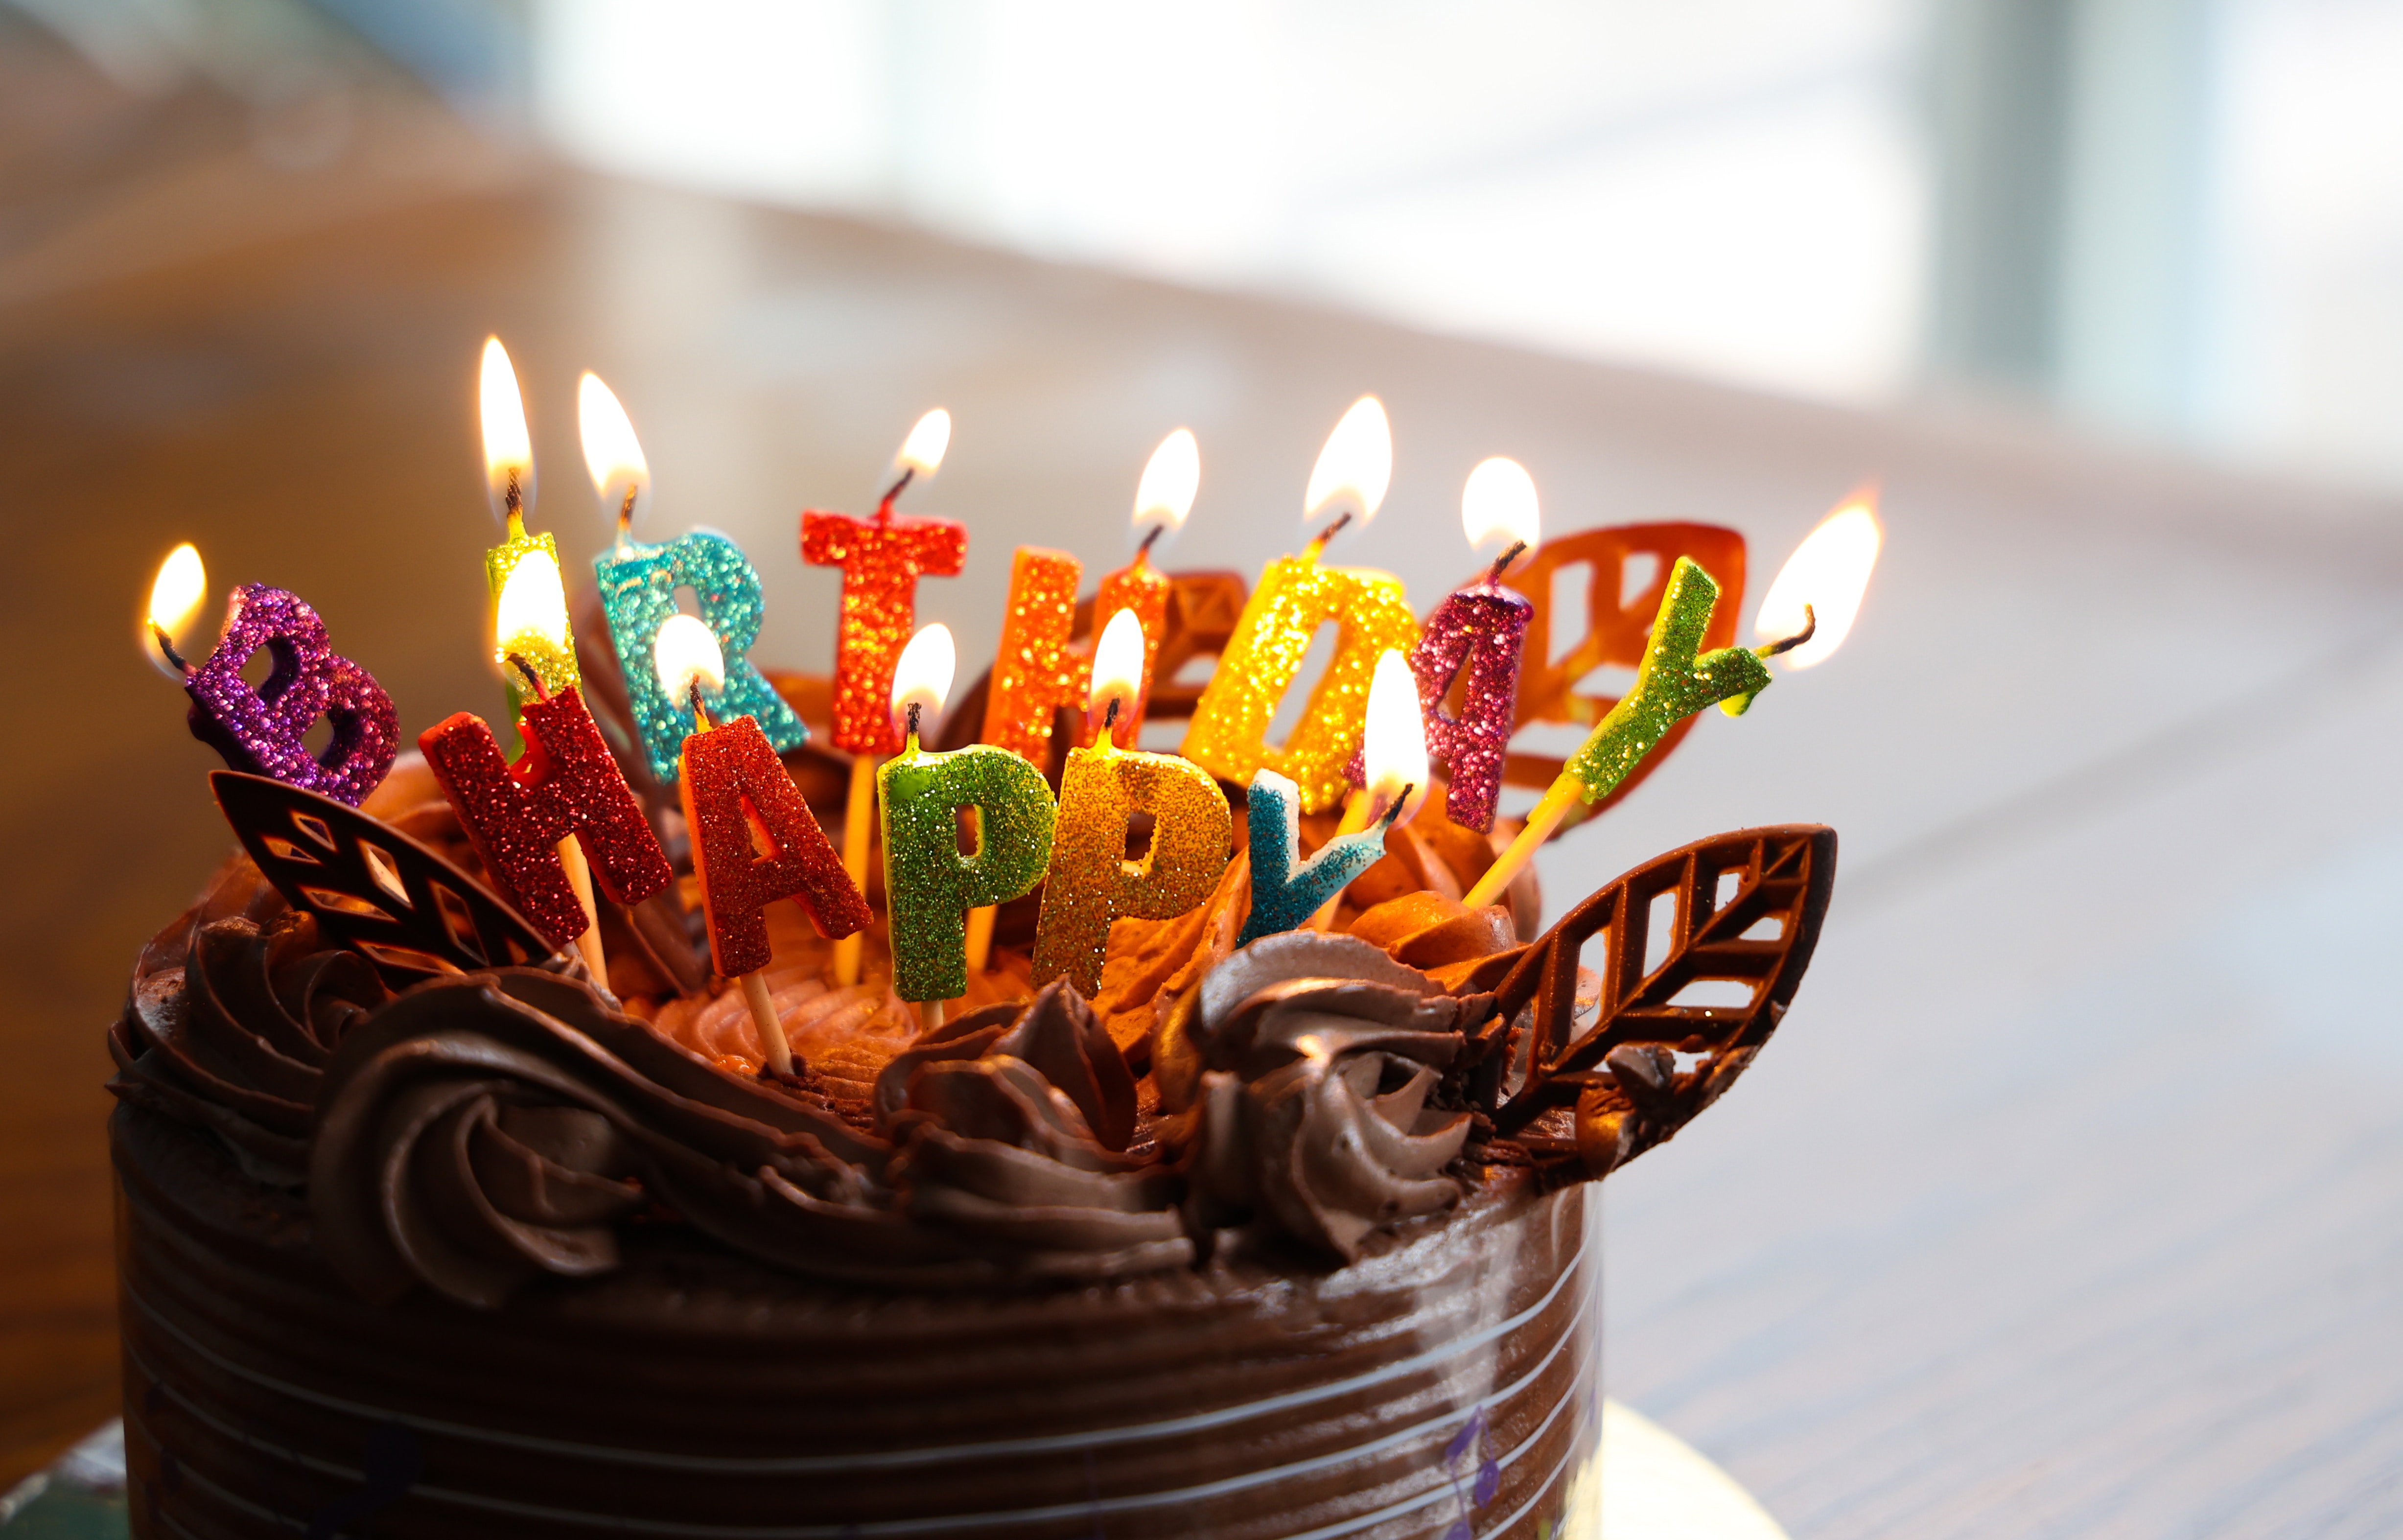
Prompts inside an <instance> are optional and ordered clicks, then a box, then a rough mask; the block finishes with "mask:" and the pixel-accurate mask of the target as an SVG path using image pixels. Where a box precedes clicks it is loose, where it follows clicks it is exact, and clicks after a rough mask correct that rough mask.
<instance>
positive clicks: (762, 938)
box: [655, 615, 869, 978]
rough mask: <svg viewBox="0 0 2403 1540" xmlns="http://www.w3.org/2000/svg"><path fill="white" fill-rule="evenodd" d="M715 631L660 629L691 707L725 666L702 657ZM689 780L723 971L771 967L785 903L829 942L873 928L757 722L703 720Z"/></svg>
mask: <svg viewBox="0 0 2403 1540" xmlns="http://www.w3.org/2000/svg"><path fill="white" fill-rule="evenodd" d="M706 633H707V628H706V627H704V626H702V625H701V622H700V621H698V620H695V619H694V618H693V617H690V616H688V615H687V616H678V617H674V618H673V619H671V620H669V621H668V622H667V624H666V625H664V626H662V627H660V635H659V640H658V642H657V644H656V645H655V652H656V655H657V659H658V665H659V666H658V669H657V671H656V672H658V673H660V674H661V675H662V676H663V680H662V683H663V684H664V685H667V686H670V687H674V686H681V687H683V689H684V691H685V697H686V699H687V700H688V701H690V700H691V699H692V697H693V694H694V689H695V687H694V682H693V681H694V676H695V675H696V674H698V675H700V676H701V679H702V680H703V681H704V682H705V681H706V678H707V673H709V672H715V667H722V666H723V665H721V664H718V663H717V659H716V657H715V652H714V650H713V651H711V652H710V653H708V654H706V655H702V654H701V647H700V645H699V643H700V642H701V640H705V639H706ZM703 687H704V688H705V683H704V686H703ZM682 781H683V784H682V786H681V788H680V791H681V795H682V798H683V801H684V817H685V824H686V825H687V826H688V828H690V829H691V831H692V861H693V870H694V872H695V874H696V875H698V876H699V877H700V879H701V909H702V911H703V913H704V914H705V915H706V917H707V919H708V922H709V952H710V957H711V959H712V961H713V962H714V963H715V966H716V968H717V971H718V973H719V974H721V975H722V976H724V977H726V978H741V977H743V975H745V974H751V973H756V972H757V971H758V970H759V969H761V968H764V967H766V966H767V965H768V962H769V956H770V953H769V949H768V920H767V909H768V906H769V905H770V904H772V903H774V902H775V901H776V900H778V899H780V898H790V899H791V900H793V901H794V902H795V903H797V904H799V906H800V907H801V911H802V912H803V913H804V914H807V915H808V916H809V917H810V923H812V924H813V925H815V926H816V927H817V931H818V934H819V935H820V936H826V937H829V938H832V939H840V938H841V937H843V936H849V935H851V934H853V933H854V932H855V931H857V930H860V929H861V928H862V927H864V926H866V925H867V923H868V918H869V916H868V899H867V898H866V896H865V895H862V894H861V893H860V891H859V887H858V885H857V884H856V883H854V882H853V881H852V880H851V877H850V875H849V874H848V873H846V872H845V871H844V870H843V869H842V861H841V858H840V856H838V855H836V853H835V849H834V842H833V841H832V840H830V839H827V838H826V830H824V829H823V828H820V827H819V826H818V821H817V816H816V815H815V814H814V813H813V812H810V807H809V804H808V803H807V802H806V801H804V800H802V798H801V792H800V788H799V786H796V785H795V784H793V778H792V776H791V775H790V774H789V773H788V772H787V771H786V770H785V762H784V761H783V760H782V759H779V758H778V757H776V747H775V745H774V744H772V743H771V742H768V735H767V734H766V733H764V732H762V731H761V730H760V729H759V724H758V723H757V722H756V721H753V720H752V719H751V718H750V717H748V716H738V717H736V718H735V719H734V720H733V721H731V722H728V723H724V724H722V725H719V726H715V727H713V726H710V725H709V724H708V722H707V720H706V719H705V718H704V717H699V716H696V717H695V719H694V730H693V732H692V733H691V734H690V735H688V737H687V738H686V739H685V741H684V772H683V776H682Z"/></svg>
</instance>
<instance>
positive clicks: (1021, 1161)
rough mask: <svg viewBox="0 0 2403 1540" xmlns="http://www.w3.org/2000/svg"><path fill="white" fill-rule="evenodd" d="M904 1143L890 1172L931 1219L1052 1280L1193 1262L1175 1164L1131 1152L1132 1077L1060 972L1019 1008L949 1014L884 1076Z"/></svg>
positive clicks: (891, 1116) (884, 1095)
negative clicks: (1005, 1250)
mask: <svg viewBox="0 0 2403 1540" xmlns="http://www.w3.org/2000/svg"><path fill="white" fill-rule="evenodd" d="M876 1105H877V1110H878V1113H879V1115H880V1116H881V1117H882V1120H883V1122H884V1124H885V1126H886V1127H887V1128H888V1129H890V1130H892V1131H893V1132H894V1135H895V1137H896V1139H897V1140H899V1141H901V1142H902V1154H901V1159H900V1162H899V1166H898V1170H897V1172H896V1183H897V1185H898V1186H900V1189H901V1198H902V1205H903V1208H904V1209H905V1211H906V1212H908V1213H909V1214H911V1215H912V1216H913V1217H916V1218H918V1219H920V1220H923V1221H924V1222H925V1223H927V1224H929V1225H932V1226H938V1227H941V1228H948V1229H951V1230H954V1231H957V1232H959V1233H961V1234H964V1235H968V1236H973V1237H976V1238H978V1239H980V1240H985V1241H992V1242H1002V1243H1006V1244H1007V1245H1009V1246H1011V1247H1013V1248H1017V1249H1019V1250H1021V1252H1022V1253H1023V1256H1024V1258H1025V1264H1024V1265H1026V1266H1027V1267H1028V1268H1030V1269H1033V1270H1035V1271H1038V1272H1041V1273H1044V1274H1047V1275H1049V1276H1096V1277H1098V1276H1104V1275H1110V1274H1118V1273H1125V1272H1138V1271H1145V1270H1148V1269H1154V1268H1161V1267H1172V1266H1177V1265H1181V1264H1183V1263H1186V1262H1189V1261H1191V1260H1192V1258H1193V1256H1194V1251H1193V1245H1192V1242H1190V1241H1189V1240H1188V1238H1187V1237H1186V1234H1185V1227H1184V1222H1183V1219H1182V1217H1181V1216H1180V1214H1179V1212H1178V1202H1179V1200H1181V1199H1182V1197H1183V1196H1184V1188H1185V1185H1184V1182H1183V1181H1182V1179H1181V1178H1180V1177H1179V1176H1178V1175H1177V1174H1176V1173H1175V1172H1173V1171H1170V1170H1168V1169H1167V1168H1164V1167H1161V1166H1160V1165H1158V1164H1156V1163H1153V1162H1147V1161H1146V1160H1143V1159H1139V1158H1134V1157H1132V1156H1130V1155H1128V1154H1127V1153H1125V1152H1126V1150H1127V1148H1128V1146H1129V1145H1130V1144H1131V1143H1132V1140H1133V1138H1134V1134H1135V1125H1136V1114H1135V1086H1134V1076H1133V1075H1132V1074H1131V1073H1130V1072H1129V1071H1128V1069H1127V1066H1126V1060H1125V1058H1124V1056H1123V1055H1122V1054H1120V1053H1119V1051H1118V1047H1117V1046H1116V1045H1115V1044H1114V1043H1113V1042H1112V1041H1111V1039H1110V1034H1109V1033H1108V1032H1107V1031H1106V1030H1105V1029H1104V1026H1103V1024H1102V1021H1101V1019H1100V1018H1099V1017H1097V1016H1096V1015H1094V1013H1093V1009H1092V1007H1091V1006H1088V1005H1087V1004H1086V1003H1085V1000H1084V997H1083V996H1082V995H1079V994H1078V993H1077V992H1076V990H1075V989H1074V988H1072V987H1070V986H1069V985H1068V983H1067V982H1066V981H1065V980H1064V979H1062V980H1054V981H1053V982H1052V983H1051V984H1050V985H1049V986H1047V987H1046V988H1045V989H1044V990H1043V992H1041V993H1040V994H1037V995H1036V996H1035V1000H1034V1003H1033V1004H1031V1005H1029V1006H1026V1007H1025V1008H1024V1009H1022V1010H1020V1009H1016V1008H1015V1007H1009V1006H1003V1007H989V1008H987V1009H986V1010H982V1011H977V1012H971V1013H970V1014H969V1015H967V1016H965V1017H963V1018H961V1019H960V1020H956V1021H951V1022H946V1023H945V1024H944V1025H943V1026H942V1027H940V1028H938V1029H937V1030H936V1031H935V1032H932V1033H929V1034H926V1036H924V1037H923V1038H921V1039H920V1040H919V1042H918V1043H917V1044H916V1045H915V1046H913V1047H911V1048H910V1050H909V1051H908V1052H906V1053H904V1054H902V1055H900V1056H899V1057H897V1058H896V1059H895V1060H894V1061H893V1062H892V1063H891V1064H889V1065H887V1066H886V1067H885V1069H884V1071H883V1073H882V1075H879V1076H878V1079H877V1087H876Z"/></svg>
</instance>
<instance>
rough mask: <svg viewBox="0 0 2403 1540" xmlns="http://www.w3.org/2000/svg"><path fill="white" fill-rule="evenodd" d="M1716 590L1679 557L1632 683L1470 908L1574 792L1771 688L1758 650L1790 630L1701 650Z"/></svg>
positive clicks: (1506, 881) (1482, 901) (1514, 871)
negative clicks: (1681, 729) (1707, 716)
mask: <svg viewBox="0 0 2403 1540" xmlns="http://www.w3.org/2000/svg"><path fill="white" fill-rule="evenodd" d="M1718 597H1719V586H1718V584H1717V583H1715V582H1714V581H1713V580H1712V578H1711V575H1710V574H1709V573H1706V572H1704V571H1703V570H1702V567H1701V566H1699V565H1698V564H1696V562H1694V561H1693V559H1692V558H1690V557H1685V556H1681V557H1679V558H1677V564H1676V565H1675V566H1674V568H1672V569H1671V570H1670V573H1669V582H1668V586H1667V589H1666V590H1665V591H1664V592H1663V593H1662V595H1661V598H1660V614H1659V616H1658V617H1655V618H1654V620H1653V622H1652V635H1651V639H1650V641H1649V642H1647V643H1646V645H1645V648H1644V660H1643V662H1641V663H1640V664H1638V665H1637V666H1636V670H1635V684H1634V687H1632V689H1630V690H1629V691H1628V692H1627V695H1626V697H1625V698H1624V699H1623V700H1621V701H1619V702H1618V704H1617V705H1615V706H1613V707H1611V708H1610V712H1609V714H1608V715H1605V716H1604V717H1603V719H1602V721H1601V722H1600V723H1599V724H1597V725H1596V726H1595V728H1594V729H1593V732H1592V734H1591V735H1590V736H1589V737H1588V738H1587V739H1586V741H1585V745H1584V746H1583V747H1582V748H1580V749H1578V750H1577V753H1576V754H1575V755H1574V756H1571V757H1570V759H1569V761H1568V764H1567V766H1566V767H1565V768H1564V769H1563V770H1562V771H1561V773H1560V776H1559V778H1558V779H1557V780H1555V781H1554V782H1553V783H1552V785H1551V789H1550V790H1549V791H1547V792H1546V793H1544V799H1543V800H1542V801H1541V802H1539V803H1537V804H1536V805H1535V812H1532V813H1530V814H1529V815H1528V818H1527V826H1526V827H1525V828H1524V829H1523V830H1521V832H1520V835H1519V838H1518V839H1516V840H1514V841H1512V843H1511V845H1510V848H1509V849H1508V850H1507V851H1505V852H1504V853H1502V857H1501V859H1500V860H1498V861H1496V862H1494V863H1493V866H1492V867H1489V868H1487V870H1486V873H1485V875H1484V876H1482V877H1480V878H1479V879H1478V881H1477V885H1476V886H1475V887H1474V888H1472V889H1471V890H1469V892H1468V894H1467V895H1466V896H1465V898H1464V899H1463V902H1465V904H1467V905H1468V907H1470V908H1471V909H1476V908H1479V907H1480V906H1483V905H1486V904H1491V903H1493V902H1494V901H1495V900H1496V899H1497V898H1499V897H1500V896H1501V895H1502V893H1503V891H1504V890H1505V889H1507V887H1509V885H1510V883H1511V881H1512V880H1513V879H1514V878H1516V877H1517V876H1518V875H1519V873H1520V872H1521V870H1523V869H1524V868H1525V867H1526V864H1527V863H1528V862H1529V861H1531V860H1533V859H1534V858H1535V852H1536V851H1537V850H1538V849H1540V848H1541V847H1542V845H1543V843H1544V841H1545V840H1546V839H1550V838H1551V834H1552V830H1554V829H1555V828H1557V827H1559V826H1560V823H1561V820H1562V819H1563V818H1565V817H1567V816H1568V812H1569V810H1570V808H1571V807H1572V806H1574V805H1575V804H1576V802H1577V800H1578V799H1580V798H1582V799H1583V800H1585V801H1587V802H1594V801H1599V800H1600V799H1601V798H1604V797H1607V796H1608V795H1609V794H1610V792H1611V789H1612V788H1613V787H1615V786H1617V785H1618V784H1619V782H1621V781H1622V780H1624V779H1626V777H1627V774H1628V772H1629V771H1630V770H1633V769H1634V768H1635V767H1636V766H1637V765H1638V764H1640V763H1642V762H1643V759H1644V756H1646V754H1649V753H1650V752H1651V751H1652V748H1653V745H1655V744H1656V743H1658V742H1660V739H1661V737H1662V735H1663V734H1665V733H1667V732H1668V730H1669V729H1670V728H1672V727H1674V726H1675V725H1676V724H1677V723H1678V722H1680V721H1682V720H1684V719H1685V718H1686V717H1688V716H1690V715H1693V714H1694V713H1696V712H1698V711H1701V710H1702V708H1703V707H1704V706H1708V705H1712V704H1714V703H1716V704H1718V705H1719V706H1720V708H1721V709H1722V710H1725V711H1726V712H1728V714H1729V715H1740V714H1741V713H1742V712H1743V710H1744V708H1745V707H1747V706H1748V705H1750V704H1751V702H1752V698H1753V697H1754V696H1755V695H1757V694H1758V693H1759V692H1760V691H1762V690H1764V689H1767V688H1768V687H1769V683H1770V675H1769V670H1768V668H1767V667H1766V666H1765V665H1764V664H1763V663H1762V662H1761V657H1762V655H1763V654H1773V653H1775V652H1778V651H1782V650H1784V649H1785V647H1787V646H1789V645H1793V644H1792V639H1789V640H1788V641H1786V642H1781V643H1777V644H1773V645H1771V646H1768V647H1764V648H1762V649H1760V650H1759V651H1758V652H1756V651H1754V650H1752V649H1750V648H1745V647H1721V648H1719V649H1718V650H1716V651H1715V652H1707V653H1706V652H1702V650H1701V649H1702V634H1703V632H1704V631H1705V630H1706V629H1707V628H1708V627H1709V625H1710V622H1711V611H1712V609H1713V608H1715V606H1716V605H1717V604H1718Z"/></svg>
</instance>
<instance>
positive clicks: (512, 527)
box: [501, 465, 525, 540]
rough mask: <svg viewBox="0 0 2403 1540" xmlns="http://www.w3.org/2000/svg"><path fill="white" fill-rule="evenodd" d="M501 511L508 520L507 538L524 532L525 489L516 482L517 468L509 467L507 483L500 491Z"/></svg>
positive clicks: (516, 536)
mask: <svg viewBox="0 0 2403 1540" xmlns="http://www.w3.org/2000/svg"><path fill="white" fill-rule="evenodd" d="M501 511H502V512H503V513H504V514H506V515H507V517H508V520H509V538H511V539H512V540H514V539H517V538H518V537H519V536H521V535H522V534H525V489H524V488H523V487H522V486H521V485H519V484H518V468H517V467H516V466H515V465H511V466H510V467H509V484H508V485H507V487H506V488H504V489H503V490H502V493H501Z"/></svg>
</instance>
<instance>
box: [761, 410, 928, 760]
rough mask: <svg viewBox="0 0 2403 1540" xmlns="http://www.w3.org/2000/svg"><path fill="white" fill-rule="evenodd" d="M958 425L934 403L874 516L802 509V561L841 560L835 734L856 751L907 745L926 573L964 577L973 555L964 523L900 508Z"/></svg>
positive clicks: (839, 743)
mask: <svg viewBox="0 0 2403 1540" xmlns="http://www.w3.org/2000/svg"><path fill="white" fill-rule="evenodd" d="M950 441H951V416H950V414H949V413H947V412H942V411H931V412H928V413H927V414H926V415H925V416H924V418H922V419H920V420H919V423H918V425H917V426H916V427H915V428H913V429H911V430H910V437H909V441H908V442H907V443H905V444H903V445H902V447H901V453H900V455H899V457H898V459H897V460H896V467H897V469H898V471H899V474H898V475H897V476H896V478H895V479H894V481H893V484H892V486H891V488H890V489H889V490H887V491H886V493H884V496H883V498H882V500H881V501H880V502H879V503H878V505H877V508H876V514H875V517H873V518H870V519H854V518H853V517H852V516H851V515H849V514H847V513H823V512H819V511H817V510H815V509H812V510H809V511H806V512H804V513H803V514H802V515H801V560H802V561H804V562H808V563H809V564H810V565H812V566H813V567H840V568H841V569H842V612H841V619H840V622H839V624H838V629H837V631H836V635H835V659H834V742H835V746H836V747H837V748H839V749H841V750H843V751H844V752H846V753H849V754H891V753H892V752H893V751H894V750H896V749H897V748H899V747H900V746H901V732H900V729H899V728H897V727H896V726H895V725H894V719H893V714H892V704H891V703H892V699H893V670H894V665H895V664H896V662H898V661H899V659H900V657H901V649H902V647H903V646H904V645H907V644H908V642H909V640H910V633H911V631H912V630H913V629H914V627H915V626H916V624H917V604H918V579H919V578H920V577H923V576H928V575H932V576H937V577H953V576H958V575H959V570H960V564H961V562H964V561H965V560H966V558H967V548H968V532H967V526H966V525H965V524H961V523H959V522H957V521H956V520H949V519H924V518H916V517H910V516H904V515H900V514H896V513H895V512H894V511H893V500H894V499H895V498H896V497H898V496H899V495H900V494H901V491H902V489H903V488H905V487H907V486H908V485H909V484H910V480H911V479H913V478H915V477H917V476H921V475H924V476H932V475H934V474H935V472H936V470H937V469H938V467H939V466H940V465H942V461H943V451H944V448H945V447H946V446H947V445H948V444H949V443H950ZM863 789H864V788H863Z"/></svg>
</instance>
